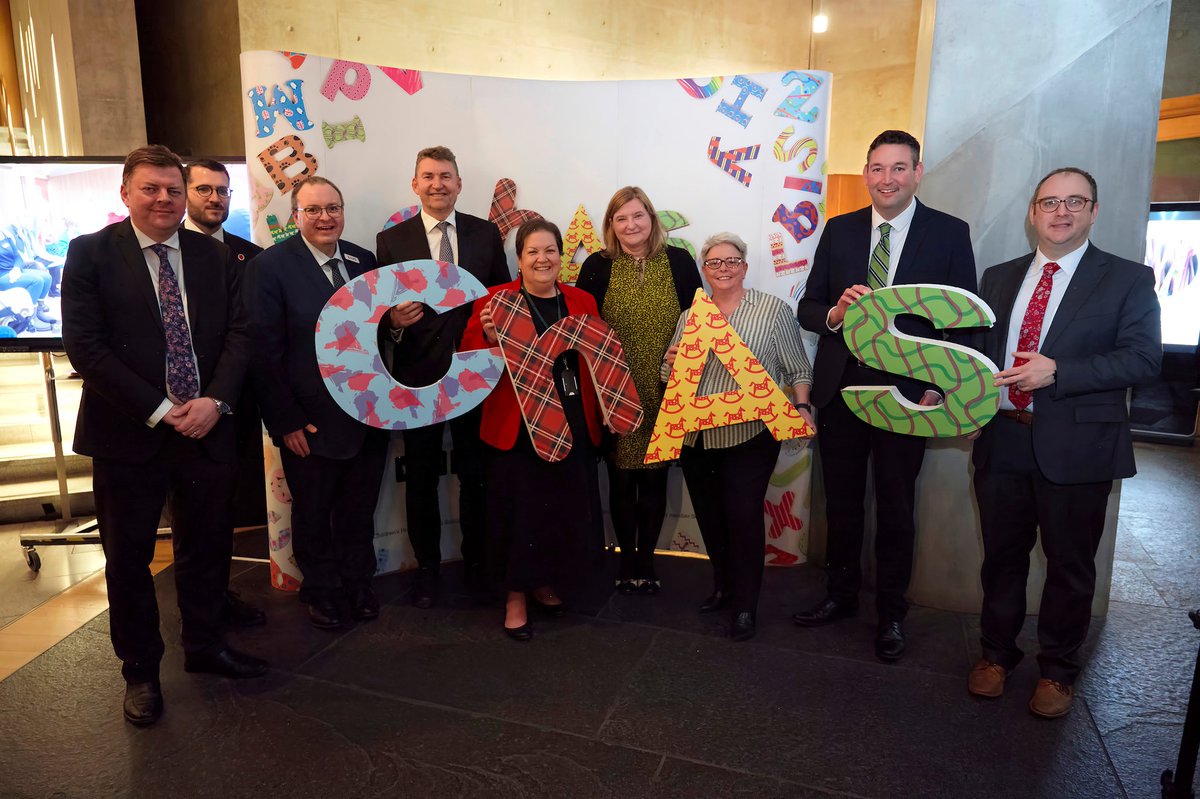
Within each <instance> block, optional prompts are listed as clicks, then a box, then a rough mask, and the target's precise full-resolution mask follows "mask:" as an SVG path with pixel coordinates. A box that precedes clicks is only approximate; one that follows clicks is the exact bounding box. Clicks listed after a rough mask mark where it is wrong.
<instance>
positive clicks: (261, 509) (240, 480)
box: [183, 158, 267, 627]
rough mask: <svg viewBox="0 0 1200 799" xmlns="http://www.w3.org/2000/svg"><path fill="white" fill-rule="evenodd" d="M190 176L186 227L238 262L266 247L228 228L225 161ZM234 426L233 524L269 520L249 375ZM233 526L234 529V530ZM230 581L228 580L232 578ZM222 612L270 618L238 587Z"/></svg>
mask: <svg viewBox="0 0 1200 799" xmlns="http://www.w3.org/2000/svg"><path fill="white" fill-rule="evenodd" d="M184 174H185V175H186V177H187V214H186V215H185V216H184V218H183V226H184V228H186V229H187V230H194V231H195V232H197V233H203V234H204V235H205V236H212V237H213V238H214V239H216V240H217V241H220V242H223V243H224V244H225V246H226V247H228V248H229V253H230V255H231V257H232V258H233V260H234V262H235V263H236V264H237V266H238V268H244V267H245V266H246V262H247V261H249V260H250V259H251V258H253V257H254V256H256V255H258V254H259V253H260V252H262V247H259V246H258V245H257V244H254V243H252V242H249V241H246V240H245V239H243V238H241V237H240V236H235V235H234V234H232V233H230V232H229V231H227V230H226V229H225V228H224V227H222V226H223V225H224V224H225V220H226V219H228V218H229V199H230V197H231V196H232V195H231V192H230V190H229V170H227V169H226V168H225V165H224V164H222V163H221V162H220V161H214V160H212V159H211V158H198V159H195V160H193V161H192V162H191V163H189V164H188V165H187V168H186V169H185V170H184ZM233 420H234V432H235V438H236V439H237V448H238V469H237V479H236V481H235V486H234V490H233V526H234V527H254V526H258V525H263V524H266V522H267V506H266V494H265V492H264V491H263V490H262V486H260V485H258V483H259V478H260V477H261V476H262V473H263V447H262V416H261V414H259V412H258V402H257V401H255V399H254V391H253V389H252V388H251V381H250V380H247V381H245V384H244V385H243V386H242V393H241V396H239V397H238V398H237V402H236V403H235V404H234V415H233ZM232 534H233V531H232V530H230V535H232ZM227 582H228V580H227ZM221 617H222V618H223V619H224V620H225V623H226V624H230V625H232V626H234V627H256V626H258V625H260V624H266V623H267V614H266V613H263V611H262V610H261V609H259V608H256V607H254V606H253V605H251V604H250V603H248V602H245V601H243V600H242V598H241V597H240V596H238V594H237V592H236V591H228V592H226V595H225V607H224V608H223V609H222V611H221Z"/></svg>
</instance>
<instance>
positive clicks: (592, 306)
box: [459, 280, 603, 449]
mask: <svg viewBox="0 0 1200 799" xmlns="http://www.w3.org/2000/svg"><path fill="white" fill-rule="evenodd" d="M520 288H521V281H520V280H514V281H512V282H511V283H505V284H504V285H502V286H492V287H491V288H489V289H488V295H487V296H486V297H481V298H480V299H478V300H476V301H475V305H474V307H473V308H472V309H471V320H470V321H469V322H467V329H466V331H465V332H464V333H463V339H462V346H461V347H460V348H459V349H460V350H463V351H466V350H480V349H486V348H488V347H491V346H493V345H492V344H489V343H488V341H487V340H486V339H485V338H484V337H483V323H482V322H480V321H479V312H480V311H482V310H483V309H484V308H485V307H486V306H487V303H488V302H489V301H490V300H491V298H492V296H493V295H495V294H496V292H498V291H504V290H505V289H513V290H519V289H520ZM558 290H559V291H561V292H562V294H563V299H564V300H566V303H567V312H568V313H570V314H571V315H572V316H573V315H576V314H591V315H592V316H596V317H599V316H600V311H599V309H597V308H596V300H595V299H594V298H593V297H592V295H591V294H588V293H587V292H586V291H582V290H580V289H577V288H575V287H574V286H567V285H564V284H562V283H559V284H558ZM580 362H581V365H582V367H583V368H582V369H580V372H581V373H582V374H581V375H580V379H579V383H580V386H579V388H580V392H581V393H582V394H583V413H584V416H585V417H586V418H587V426H588V433H589V435H590V437H591V439H592V443H593V444H595V445H597V446H598V445H599V444H600V430H601V427H602V425H603V422H602V421H601V416H600V403H599V401H598V400H597V399H596V388H595V386H594V385H593V384H592V376H591V372H590V371H589V370H588V368H587V361H586V359H584V358H582V357H581V358H580ZM524 423H525V420H524V418H523V417H522V416H521V406H520V405H518V404H517V392H516V389H514V388H513V384H512V380H511V379H510V378H509V376H508V370H507V369H506V370H505V371H504V376H503V377H501V378H500V382H499V383H498V384H497V385H496V389H495V390H494V391H493V392H492V393H491V394H489V395H488V397H487V399H485V400H484V401H483V421H482V422H481V423H480V425H479V437H480V438H481V439H482V440H483V441H484V442H485V443H487V444H490V445H491V446H493V447H495V448H496V449H512V448H513V445H514V444H516V443H517V433H518V432H519V431H520V429H521V425H523V424H524Z"/></svg>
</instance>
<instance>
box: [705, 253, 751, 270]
mask: <svg viewBox="0 0 1200 799" xmlns="http://www.w3.org/2000/svg"><path fill="white" fill-rule="evenodd" d="M745 263H746V259H745V258H736V257H735V258H708V259H706V260H705V261H704V268H705V269H711V270H713V271H714V272H715V271H716V270H718V269H720V268H721V267H722V265H724V266H728V267H729V268H730V269H737V268H739V267H741V266H742V265H743V264H745Z"/></svg>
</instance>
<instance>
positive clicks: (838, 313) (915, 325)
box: [792, 130, 976, 662]
mask: <svg viewBox="0 0 1200 799" xmlns="http://www.w3.org/2000/svg"><path fill="white" fill-rule="evenodd" d="M920 155H921V145H920V144H919V143H918V142H917V140H916V139H915V138H913V137H912V136H911V135H909V134H908V133H905V132H904V131H900V130H885V131H884V132H883V133H881V134H879V135H878V136H876V137H875V140H874V141H873V142H871V146H870V148H869V149H868V150H867V163H866V165H865V166H864V167H863V179H864V181H865V182H866V185H867V191H868V193H869V194H870V195H871V205H870V206H868V207H866V208H861V209H859V210H857V211H854V212H851V213H849V214H843V215H841V216H837V217H834V218H833V219H830V220H829V221H828V222H827V223H826V225H825V229H824V231H823V232H822V233H821V239H820V242H819V243H818V244H817V252H816V255H815V257H814V258H813V268H812V273H811V274H810V275H809V278H808V284H807V288H806V289H805V294H804V297H803V298H802V299H801V300H800V303H799V307H798V309H797V316H798V317H799V319H800V325H801V326H802V327H803V328H805V329H806V330H810V331H812V332H814V333H817V334H818V335H819V336H820V337H821V339H820V344H819V345H818V347H817V358H816V363H815V364H814V367H813V372H814V374H813V389H812V403H813V406H814V407H815V408H817V445H818V451H819V452H820V457H821V466H822V471H823V474H824V478H825V517H826V522H827V530H828V534H827V539H826V576H827V579H828V585H827V588H826V592H827V593H826V596H825V598H824V599H822V600H821V601H820V602H818V603H817V604H816V605H814V606H813V607H811V608H809V609H807V610H805V611H802V612H800V613H797V614H795V615H794V616H793V617H792V619H793V621H795V622H796V624H798V625H800V626H802V627H818V626H821V625H824V624H829V623H831V622H834V621H837V620H838V619H843V618H848V617H850V616H853V615H855V614H856V613H857V612H858V592H859V589H860V587H861V585H862V568H861V560H862V545H863V522H864V513H863V495H864V492H865V490H866V483H867V462H868V457H870V459H871V462H872V468H873V476H874V483H875V508H876V522H877V523H876V533H875V558H876V590H877V593H876V608H877V610H878V613H879V626H878V631H877V634H876V637H875V653H876V655H877V656H878V657H879V658H880V659H881V660H884V661H887V662H891V661H896V660H899V659H900V657H901V656H902V655H903V654H904V650H905V640H904V629H903V621H904V617H905V614H906V613H907V611H908V602H907V600H906V599H905V598H904V594H905V592H906V591H907V590H908V583H909V578H910V577H911V575H912V561H913V540H914V538H915V536H916V524H915V521H914V510H915V508H914V505H915V493H916V492H915V488H916V479H917V473H918V472H920V470H921V461H922V460H923V459H924V457H925V439H924V438H920V437H917V436H907V435H903V434H900V433H893V432H889V431H887V430H882V429H880V428H876V427H872V426H871V425H869V424H867V423H865V422H863V421H860V420H859V419H858V417H856V416H855V415H854V414H853V413H851V412H850V410H849V409H848V408H847V407H846V404H845V402H843V400H842V397H841V389H842V388H844V387H846V386H856V385H857V386H873V385H883V386H895V387H896V388H897V389H898V390H899V391H900V392H901V393H902V394H903V395H904V396H905V397H906V398H908V399H909V400H911V401H912V402H918V403H921V404H936V403H939V402H941V395H940V394H939V393H938V392H936V391H934V390H933V389H932V386H930V385H927V384H924V383H921V382H918V381H916V380H913V379H911V378H908V377H904V376H901V375H895V374H890V373H887V372H880V371H877V370H875V369H871V368H869V367H867V366H866V365H864V364H862V363H861V362H859V361H858V360H857V359H856V358H854V357H853V356H852V355H851V353H850V350H849V349H848V348H847V347H846V343H845V341H844V340H843V339H842V329H841V328H842V318H843V316H844V315H845V313H846V308H847V307H849V305H850V304H851V303H852V302H854V301H855V300H857V299H858V298H859V297H861V296H862V295H864V294H866V293H868V292H870V291H872V290H875V289H878V288H881V287H884V286H892V285H897V284H912V283H935V284H939V285H948V286H956V287H958V288H961V289H965V290H967V291H970V292H974V291H975V289H976V279H975V256H974V254H973V253H972V251H971V238H970V229H969V228H968V226H967V223H966V222H963V221H962V220H961V219H956V218H955V217H952V216H950V215H949V214H944V213H942V212H940V211H935V210H933V209H931V208H929V207H927V206H925V205H922V204H921V203H920V202H919V201H918V200H917V199H916V198H915V196H914V195H915V194H916V191H917V186H918V185H919V184H920V182H921V173H922V165H921V160H920ZM896 327H897V328H898V329H899V330H900V331H901V332H903V333H906V334H909V335H912V336H919V337H921V338H932V339H941V338H942V334H941V333H940V332H938V331H937V330H936V329H934V327H933V326H932V325H931V324H930V323H929V322H928V320H925V319H919V318H916V317H901V318H900V319H897V320H896Z"/></svg>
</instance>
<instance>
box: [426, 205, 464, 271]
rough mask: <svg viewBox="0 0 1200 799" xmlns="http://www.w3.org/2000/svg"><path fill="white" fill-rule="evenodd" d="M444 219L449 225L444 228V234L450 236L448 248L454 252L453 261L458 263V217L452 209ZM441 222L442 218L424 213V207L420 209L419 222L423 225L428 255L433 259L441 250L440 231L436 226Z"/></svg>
mask: <svg viewBox="0 0 1200 799" xmlns="http://www.w3.org/2000/svg"><path fill="white" fill-rule="evenodd" d="M446 221H447V222H449V223H450V226H449V227H448V228H446V235H448V236H449V237H450V249H451V251H452V252H453V253H454V262H455V263H458V260H459V258H461V257H462V256H461V255H459V252H458V217H457V216H456V214H455V212H454V211H451V212H450V216H448V217H446ZM441 222H442V220H440V219H437V218H435V217H432V216H430V215H429V214H427V213H425V209H421V224H422V225H424V226H425V238H426V239H427V240H428V241H429V257H430V258H432V259H433V260H435V261H436V260H437V257H438V253H439V252H441V251H442V231H440V230H438V228H437V226H438V225H440V224H441Z"/></svg>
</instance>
